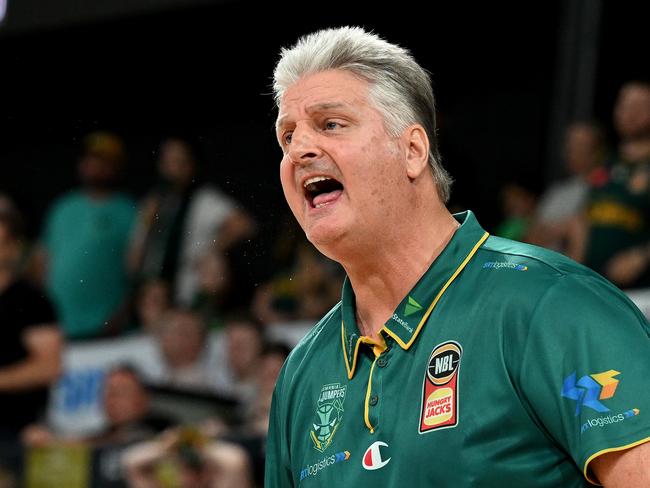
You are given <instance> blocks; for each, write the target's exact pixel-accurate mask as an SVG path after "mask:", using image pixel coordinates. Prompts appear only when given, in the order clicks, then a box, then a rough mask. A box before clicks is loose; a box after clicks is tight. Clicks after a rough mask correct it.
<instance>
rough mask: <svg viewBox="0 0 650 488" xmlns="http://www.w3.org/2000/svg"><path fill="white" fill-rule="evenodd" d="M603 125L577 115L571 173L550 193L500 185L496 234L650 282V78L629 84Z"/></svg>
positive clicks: (633, 283)
mask: <svg viewBox="0 0 650 488" xmlns="http://www.w3.org/2000/svg"><path fill="white" fill-rule="evenodd" d="M603 127H604V124H602V123H601V122H599V121H593V120H592V121H575V122H573V123H571V124H570V125H569V126H568V127H567V128H566V132H565V143H564V152H563V156H564V163H565V172H566V177H565V178H564V179H562V180H560V181H558V182H556V183H554V184H553V185H551V186H550V187H548V188H546V189H545V191H543V192H541V195H540V194H539V192H537V191H535V189H534V188H533V186H534V185H528V184H526V182H521V181H512V182H508V183H507V184H505V185H504V187H503V188H502V193H501V201H502V207H503V214H504V219H503V221H502V222H501V224H500V225H499V226H498V227H497V229H496V230H495V232H494V233H495V234H496V235H500V236H503V237H508V238H511V239H517V240H521V241H526V242H530V243H532V244H537V245H540V246H543V247H547V248H550V249H553V250H555V251H558V252H561V253H564V254H566V255H568V256H569V257H571V258H573V259H575V260H576V261H578V262H580V263H583V264H585V265H586V266H588V267H590V268H592V269H594V270H595V271H597V272H598V273H600V274H602V275H603V276H605V277H606V278H607V279H609V280H610V281H612V282H613V283H615V284H616V285H617V286H619V287H620V288H622V289H636V288H646V287H648V286H650V84H649V83H647V82H644V81H630V82H628V83H626V84H624V85H623V86H622V87H621V89H620V91H619V93H618V97H617V99H616V103H615V106H614V110H613V127H614V129H615V132H616V134H615V135H614V139H615V143H613V144H612V143H610V142H609V140H608V137H607V136H606V132H605V130H604V129H603Z"/></svg>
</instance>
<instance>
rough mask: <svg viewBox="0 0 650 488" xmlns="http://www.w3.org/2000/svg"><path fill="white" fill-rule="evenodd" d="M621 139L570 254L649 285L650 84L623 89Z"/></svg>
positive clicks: (618, 115) (621, 282) (622, 281)
mask: <svg viewBox="0 0 650 488" xmlns="http://www.w3.org/2000/svg"><path fill="white" fill-rule="evenodd" d="M614 125H615V128H616V131H617V132H618V135H619V137H620V142H619V146H618V154H617V155H616V159H615V160H614V161H613V163H612V164H611V165H610V167H609V169H608V172H607V174H606V175H605V177H604V178H601V179H599V180H598V181H595V182H594V183H593V185H592V187H591V189H590V192H589V196H588V202H587V206H586V212H585V213H584V217H583V218H582V220H581V225H578V226H577V227H576V230H575V232H574V243H575V244H574V246H573V249H574V251H573V253H572V254H573V255H572V257H574V258H577V259H578V260H581V261H583V262H584V263H585V264H586V265H587V266H589V267H591V268H592V269H594V270H596V271H598V272H599V273H601V274H602V275H604V276H605V277H607V278H608V279H609V280H611V281H613V282H614V283H616V284H617V285H618V286H620V287H623V288H635V287H647V286H650V83H647V82H639V81H632V82H628V83H626V84H624V85H623V87H622V88H621V90H620V92H619V95H618V99H617V101H616V106H615V108H614Z"/></svg>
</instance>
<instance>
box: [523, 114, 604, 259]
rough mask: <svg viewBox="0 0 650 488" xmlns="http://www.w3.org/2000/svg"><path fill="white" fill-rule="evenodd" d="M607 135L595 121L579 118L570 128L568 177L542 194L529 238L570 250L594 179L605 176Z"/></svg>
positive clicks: (566, 148)
mask: <svg viewBox="0 0 650 488" xmlns="http://www.w3.org/2000/svg"><path fill="white" fill-rule="evenodd" d="M605 148H606V145H605V136H604V133H603V131H602V129H601V128H600V127H599V126H598V125H597V124H596V123H594V122H588V121H576V122H573V123H571V124H569V126H568V127H567V128H566V132H565V140H564V163H565V169H566V172H567V177H566V178H564V179H562V180H560V181H557V182H556V183H554V184H552V185H551V186H550V187H549V188H548V189H547V190H546V191H545V192H544V194H543V195H542V197H541V199H540V202H539V204H538V205H537V210H536V211H535V217H534V219H533V222H532V225H531V229H530V231H529V232H528V235H527V236H526V237H527V242H530V243H532V244H537V245H539V246H543V247H547V248H549V249H553V250H554V251H559V252H562V253H563V254H567V252H568V250H569V248H568V244H569V242H570V241H569V239H570V234H571V230H572V229H573V227H574V226H575V220H576V217H577V216H578V215H580V213H581V212H582V211H583V210H584V205H585V202H586V199H587V193H588V191H589V185H590V184H591V183H592V182H595V181H598V179H599V178H602V176H603V174H604V173H605V170H604V169H603V168H602V164H603V159H604V157H605Z"/></svg>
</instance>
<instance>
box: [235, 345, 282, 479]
mask: <svg viewBox="0 0 650 488" xmlns="http://www.w3.org/2000/svg"><path fill="white" fill-rule="evenodd" d="M289 352H290V349H289V347H287V346H286V345H284V344H282V343H279V342H274V343H268V344H266V345H265V346H264V349H263V350H262V352H261V354H260V355H259V356H258V357H257V358H256V360H255V365H256V368H255V387H256V390H255V395H254V397H253V399H252V401H251V402H249V404H248V405H247V406H246V407H245V411H244V418H243V423H242V426H241V428H240V429H236V430H234V431H231V432H229V433H227V434H226V435H224V439H226V440H228V441H230V442H233V443H235V444H239V445H241V446H242V447H243V448H244V449H246V452H247V453H248V456H249V458H250V460H251V467H252V470H253V477H254V479H255V482H256V484H257V486H263V484H264V464H265V456H266V454H265V449H266V434H267V431H268V427H269V417H270V414H271V401H272V399H273V389H274V388H275V382H276V380H277V379H278V375H279V374H280V370H281V369H282V365H283V364H284V361H285V360H286V359H287V357H288V356H289Z"/></svg>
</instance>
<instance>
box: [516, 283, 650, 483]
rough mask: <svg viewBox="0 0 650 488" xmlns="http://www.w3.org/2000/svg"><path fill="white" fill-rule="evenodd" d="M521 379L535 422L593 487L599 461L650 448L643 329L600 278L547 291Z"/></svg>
mask: <svg viewBox="0 0 650 488" xmlns="http://www.w3.org/2000/svg"><path fill="white" fill-rule="evenodd" d="M519 373H520V374H519V383H520V388H521V391H522V393H523V396H524V397H525V400H526V401H527V402H528V404H529V405H530V407H531V409H532V410H533V412H534V415H536V416H537V418H538V419H539V421H540V423H541V425H542V426H543V428H545V429H546V430H547V432H548V434H550V435H551V436H552V437H553V438H554V439H555V441H556V442H558V443H559V444H560V445H561V446H562V447H563V448H564V449H565V450H566V451H567V452H568V453H569V455H570V456H571V457H572V458H573V460H574V461H575V463H576V464H577V466H578V467H579V469H580V470H582V471H583V473H584V475H585V477H586V478H587V479H588V480H589V481H591V482H592V483H595V482H596V481H597V480H596V479H595V477H594V475H593V474H592V473H591V472H590V470H589V463H590V462H591V461H592V460H593V459H595V458H596V457H597V456H599V455H601V454H605V453H607V452H610V451H616V450H624V449H628V448H632V447H634V446H636V445H638V444H641V443H643V442H647V441H650V388H648V374H649V373H650V337H649V326H648V322H647V320H646V319H645V317H644V316H643V314H642V313H641V312H640V311H639V310H638V309H637V308H636V306H635V305H634V304H633V303H632V302H631V301H630V300H629V299H628V298H627V297H626V296H625V295H624V294H623V293H622V292H621V291H620V290H618V289H617V288H616V287H614V286H613V285H612V284H610V283H609V282H607V281H606V280H604V279H603V278H600V277H598V276H597V275H586V276H562V277H560V278H559V279H558V282H557V283H556V284H555V285H553V286H552V287H550V288H549V289H548V290H547V291H546V292H545V294H544V296H543V297H542V298H541V299H540V301H539V302H538V304H537V306H536V308H535V311H534V314H533V317H532V319H531V322H530V328H529V330H528V336H527V339H526V341H525V347H524V349H523V351H522V360H521V370H520V372H519Z"/></svg>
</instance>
